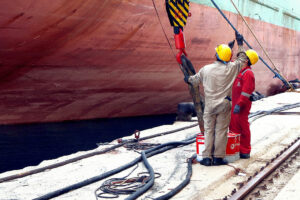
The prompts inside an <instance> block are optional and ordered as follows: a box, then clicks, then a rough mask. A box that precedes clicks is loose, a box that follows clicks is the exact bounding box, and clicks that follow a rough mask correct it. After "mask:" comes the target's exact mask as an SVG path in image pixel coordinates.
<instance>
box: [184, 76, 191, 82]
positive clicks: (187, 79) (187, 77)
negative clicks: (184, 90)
mask: <svg viewBox="0 0 300 200" xmlns="http://www.w3.org/2000/svg"><path fill="white" fill-rule="evenodd" d="M189 78H190V76H184V79H183V80H184V82H186V83H187V84H190V83H189Z"/></svg>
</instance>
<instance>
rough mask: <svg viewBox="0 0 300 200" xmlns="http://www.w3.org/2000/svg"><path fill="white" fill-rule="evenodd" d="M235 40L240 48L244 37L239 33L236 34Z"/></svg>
mask: <svg viewBox="0 0 300 200" xmlns="http://www.w3.org/2000/svg"><path fill="white" fill-rule="evenodd" d="M235 39H236V42H237V44H238V45H239V46H241V45H243V41H244V37H243V35H241V34H239V33H238V32H237V31H236V32H235Z"/></svg>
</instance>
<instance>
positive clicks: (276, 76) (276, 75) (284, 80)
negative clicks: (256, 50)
mask: <svg viewBox="0 0 300 200" xmlns="http://www.w3.org/2000/svg"><path fill="white" fill-rule="evenodd" d="M211 2H212V3H213V5H214V6H215V7H216V8H217V10H218V11H219V12H220V14H221V15H222V16H223V17H224V19H225V20H226V21H227V22H228V24H229V25H230V26H231V28H232V29H233V30H234V31H236V32H238V31H237V29H236V28H235V27H234V26H233V25H232V23H231V22H230V21H229V19H228V18H227V17H226V16H225V14H224V13H223V11H222V10H221V9H220V8H219V6H218V5H217V4H216V3H215V1H214V0H211ZM238 33H239V32H238ZM244 42H245V43H246V44H247V46H248V47H249V48H250V49H253V48H252V47H251V45H250V44H249V43H248V42H247V41H246V40H245V38H244ZM259 59H260V60H261V61H262V62H263V63H264V64H265V65H266V66H267V67H268V68H269V70H271V71H272V72H273V73H274V74H275V76H274V78H279V79H280V80H281V81H282V82H283V84H284V85H285V86H287V87H288V88H291V89H293V86H291V85H290V83H289V82H288V81H287V80H286V79H284V78H283V77H282V75H280V73H279V71H278V70H277V69H276V68H275V69H272V68H271V67H270V66H269V65H268V64H267V63H266V62H265V61H264V59H262V57H260V56H259Z"/></svg>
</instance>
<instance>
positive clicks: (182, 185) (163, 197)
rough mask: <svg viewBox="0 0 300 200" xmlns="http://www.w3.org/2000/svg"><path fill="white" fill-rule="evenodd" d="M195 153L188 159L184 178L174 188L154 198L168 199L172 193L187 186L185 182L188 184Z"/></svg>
mask: <svg viewBox="0 0 300 200" xmlns="http://www.w3.org/2000/svg"><path fill="white" fill-rule="evenodd" d="M196 156H197V154H194V155H193V156H192V157H191V158H189V159H188V166H187V170H188V172H187V174H186V177H185V179H184V180H183V181H182V182H181V183H180V184H179V185H178V186H177V187H176V188H174V189H173V190H172V191H170V192H169V193H167V194H165V195H162V196H160V197H158V198H155V200H165V199H170V198H171V197H173V196H174V195H176V194H177V193H178V192H180V191H181V190H182V189H183V188H184V187H185V186H187V184H189V182H190V180H191V177H192V173H193V170H192V162H193V160H194V159H195V158H196Z"/></svg>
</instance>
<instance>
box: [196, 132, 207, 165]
mask: <svg viewBox="0 0 300 200" xmlns="http://www.w3.org/2000/svg"><path fill="white" fill-rule="evenodd" d="M204 147H205V146H204V134H202V133H198V134H197V137H196V151H197V158H196V160H197V161H198V162H200V161H201V160H202V159H203V157H202V152H203V151H204Z"/></svg>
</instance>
